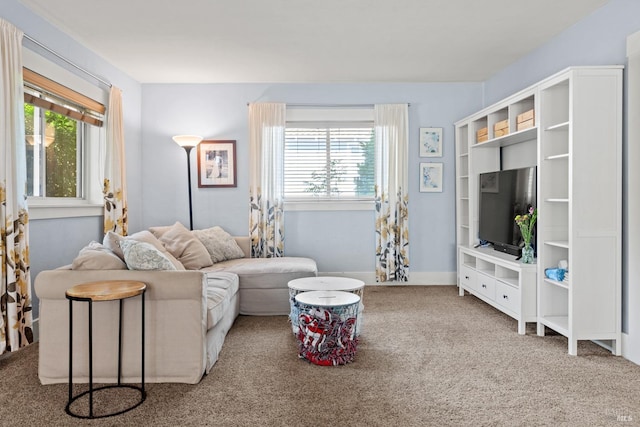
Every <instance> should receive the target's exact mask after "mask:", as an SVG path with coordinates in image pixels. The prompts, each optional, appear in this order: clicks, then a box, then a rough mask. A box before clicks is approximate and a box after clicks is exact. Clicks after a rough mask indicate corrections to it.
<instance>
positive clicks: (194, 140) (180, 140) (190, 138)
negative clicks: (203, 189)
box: [173, 135, 202, 230]
mask: <svg viewBox="0 0 640 427" xmlns="http://www.w3.org/2000/svg"><path fill="white" fill-rule="evenodd" d="M173 140H174V141H175V142H176V144H178V145H179V146H181V147H182V148H184V151H186V153H187V180H188V182H189V184H188V185H189V229H190V230H193V209H192V207H191V158H190V157H189V154H191V149H192V148H193V147H195V146H196V145H198V143H199V142H200V141H202V137H201V136H198V135H176V136H174V137H173Z"/></svg>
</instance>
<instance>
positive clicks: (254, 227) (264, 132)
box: [249, 103, 286, 258]
mask: <svg viewBox="0 0 640 427" xmlns="http://www.w3.org/2000/svg"><path fill="white" fill-rule="evenodd" d="M285 117H286V105H285V104H281V103H253V104H250V105H249V163H250V164H249V171H250V172H249V174H250V176H249V199H250V200H249V201H250V214H249V235H250V237H251V256H252V257H254V258H271V257H280V256H283V255H284V212H283V208H282V203H283V200H282V199H283V186H284V178H283V174H284V164H283V155H282V153H283V150H284V130H285V126H286V118H285Z"/></svg>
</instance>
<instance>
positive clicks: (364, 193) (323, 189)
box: [284, 123, 375, 199]
mask: <svg viewBox="0 0 640 427" xmlns="http://www.w3.org/2000/svg"><path fill="white" fill-rule="evenodd" d="M374 144H375V139H374V135H373V127H372V126H371V125H354V124H352V125H345V124H338V123H336V124H333V125H327V126H317V125H313V124H310V125H307V126H303V125H301V124H296V125H295V127H287V129H286V131H285V148H284V170H285V173H284V194H285V198H289V199H304V198H309V197H312V198H319V199H362V198H364V199H371V198H373V195H374V155H375V145H374Z"/></svg>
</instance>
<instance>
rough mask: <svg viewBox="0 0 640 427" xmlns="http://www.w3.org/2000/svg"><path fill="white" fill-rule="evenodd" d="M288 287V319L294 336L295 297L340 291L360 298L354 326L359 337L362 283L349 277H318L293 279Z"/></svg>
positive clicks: (295, 322) (296, 327)
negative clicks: (289, 307) (301, 294)
mask: <svg viewBox="0 0 640 427" xmlns="http://www.w3.org/2000/svg"><path fill="white" fill-rule="evenodd" d="M287 285H288V287H289V303H290V305H291V312H290V314H289V319H291V329H292V330H293V333H294V335H295V334H297V333H298V314H299V311H298V307H297V304H296V300H295V298H296V295H298V294H300V293H302V292H310V291H342V292H351V293H353V294H356V295H358V296H359V297H360V305H359V309H358V324H357V325H356V335H360V329H361V326H362V311H363V310H364V304H363V302H362V300H363V298H364V282H363V281H362V280H358V279H352V278H349V277H333V276H320V277H302V278H300V279H294V280H291V281H289V283H288V284H287Z"/></svg>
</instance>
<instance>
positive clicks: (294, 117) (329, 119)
mask: <svg viewBox="0 0 640 427" xmlns="http://www.w3.org/2000/svg"><path fill="white" fill-rule="evenodd" d="M373 119H374V115H373V106H371V107H368V108H367V107H341V106H337V107H308V106H300V107H296V106H293V107H291V106H287V120H286V128H289V127H291V128H296V127H324V128H326V129H330V128H341V127H345V128H347V127H354V126H355V127H358V126H362V125H367V126H366V127H369V125H370V127H371V129H372V130H373V131H374V132H375V123H374V120H373ZM285 133H286V129H285ZM374 138H375V135H374ZM282 156H283V164H284V152H283V153H282ZM283 176H284V174H283ZM374 177H375V172H374ZM283 179H284V178H283ZM283 190H284V182H283ZM283 203H284V208H285V210H288V211H342V210H349V211H359V210H375V195H372V196H371V197H351V198H349V197H342V198H339V197H335V198H334V197H330V196H328V197H318V198H313V197H309V198H304V197H286V196H284V195H283Z"/></svg>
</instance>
